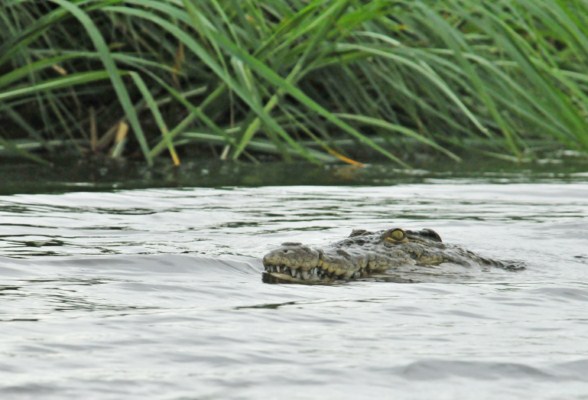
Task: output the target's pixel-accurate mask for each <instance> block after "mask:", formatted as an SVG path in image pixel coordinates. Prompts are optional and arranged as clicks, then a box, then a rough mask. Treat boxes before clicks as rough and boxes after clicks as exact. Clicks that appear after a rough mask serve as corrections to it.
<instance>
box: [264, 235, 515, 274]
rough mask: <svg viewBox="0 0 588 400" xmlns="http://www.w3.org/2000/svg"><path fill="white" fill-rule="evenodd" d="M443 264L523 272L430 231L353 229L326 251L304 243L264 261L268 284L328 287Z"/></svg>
mask: <svg viewBox="0 0 588 400" xmlns="http://www.w3.org/2000/svg"><path fill="white" fill-rule="evenodd" d="M444 262H450V263H455V264H460V265H465V266H470V265H476V264H477V265H485V266H496V267H500V268H505V269H513V270H516V269H521V268H522V267H520V266H516V265H513V264H509V263H503V262H500V261H494V260H490V259H487V258H483V257H480V256H478V255H476V254H474V253H472V252H471V251H468V250H464V249H462V248H460V247H458V246H452V245H447V244H445V243H443V242H442V241H441V237H440V236H439V235H438V234H437V233H436V232H435V231H433V230H431V229H423V230H420V231H410V230H406V231H405V230H403V229H400V228H394V229H389V230H385V231H379V232H368V231H366V230H354V231H353V232H351V235H350V236H349V237H348V238H346V239H343V240H341V241H339V242H336V243H333V244H331V245H329V246H327V247H325V248H324V249H316V248H312V247H309V246H305V245H303V244H301V243H283V244H282V246H281V247H279V248H278V249H276V250H273V251H271V252H269V253H268V254H266V255H265V256H264V257H263V265H264V267H265V271H264V273H263V281H264V282H266V283H305V284H316V283H318V284H325V283H332V282H335V281H341V280H342V281H346V280H352V279H359V278H363V277H369V276H370V275H373V274H377V273H383V272H385V271H387V270H390V269H393V268H395V267H400V266H404V265H422V266H434V265H439V264H441V263H444Z"/></svg>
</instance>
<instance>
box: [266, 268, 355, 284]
mask: <svg viewBox="0 0 588 400" xmlns="http://www.w3.org/2000/svg"><path fill="white" fill-rule="evenodd" d="M363 275H364V274H363V271H362V270H358V271H355V272H353V273H349V272H348V271H344V272H337V271H334V272H329V271H327V270H326V269H323V268H321V267H314V268H311V269H303V268H290V267H287V266H284V265H266V266H265V272H264V274H263V281H264V282H267V283H306V284H324V283H331V282H334V281H337V280H349V279H357V278H360V277H362V276H363Z"/></svg>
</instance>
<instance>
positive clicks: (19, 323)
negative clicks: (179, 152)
mask: <svg viewBox="0 0 588 400" xmlns="http://www.w3.org/2000/svg"><path fill="white" fill-rule="evenodd" d="M543 178H544V179H542V180H539V181H536V180H531V179H512V176H502V177H501V176H496V175H493V176H491V177H486V178H484V179H471V178H464V177H445V178H443V179H428V180H426V181H422V182H421V183H410V182H406V181H405V182H400V183H398V184H394V185H387V184H386V182H384V183H383V185H384V186H289V187H285V186H282V187H280V186H276V187H268V186H264V187H227V188H186V189H173V188H168V189H136V190H122V191H116V192H107V193H90V192H82V191H79V192H70V193H65V194H63V193H62V194H20V195H6V196H0V255H1V256H0V277H1V280H0V398H2V399H28V398H31V399H32V398H35V399H38V398H43V399H69V398H72V399H80V398H100V399H120V398H127V399H128V398H130V399H133V398H136V399H142V398H156V399H209V398H214V399H216V398H218V399H259V398H276V399H277V398H288V399H308V398H316V399H319V398H320V399H356V398H368V397H375V396H378V397H379V398H407V399H431V398H434V399H455V398H475V399H495V398H503V399H508V398H513V399H515V398H522V397H523V396H525V397H526V396H528V397H532V398H534V399H588V379H587V378H586V377H587V376H588V375H587V374H588V314H587V312H586V310H587V309H588V279H587V276H588V274H587V270H588V247H587V243H588V183H587V180H586V178H585V175H583V174H580V175H574V176H573V177H572V178H571V179H566V180H565V181H564V180H563V179H559V178H558V177H557V176H555V177H554V176H553V175H549V176H544V177H543ZM524 181H527V182H531V181H532V183H521V182H524ZM380 184H382V182H380ZM394 226H400V227H404V228H409V229H413V228H414V229H418V228H422V227H428V228H432V229H435V230H436V231H437V232H439V233H440V235H441V236H442V237H443V239H444V241H446V242H448V243H456V244H459V245H462V246H464V247H466V248H468V249H470V250H474V251H476V252H478V253H480V254H483V255H485V256H489V257H492V258H497V259H510V260H519V261H524V262H525V264H526V266H527V269H526V270H525V271H522V272H509V271H503V270H498V269H497V270H490V271H482V270H481V269H476V268H473V269H472V268H470V269H465V268H461V267H460V268H457V267H449V266H448V267H447V268H444V267H443V266H441V267H438V268H436V269H429V270H427V271H424V272H423V273H421V274H418V273H417V274H415V276H414V278H415V280H416V281H418V283H411V284H399V283H393V282H373V281H363V282H352V283H347V284H342V285H334V286H303V285H268V284H263V283H262V282H261V270H262V266H261V261H260V257H261V256H262V255H263V254H264V253H265V252H266V251H268V250H269V249H271V248H273V247H275V246H277V245H279V244H280V243H281V242H284V241H300V242H304V243H308V244H316V245H321V244H326V243H329V242H332V241H335V240H338V239H340V238H342V237H343V236H346V235H347V234H349V232H350V231H351V229H353V228H367V229H373V230H375V229H384V228H389V227H394Z"/></svg>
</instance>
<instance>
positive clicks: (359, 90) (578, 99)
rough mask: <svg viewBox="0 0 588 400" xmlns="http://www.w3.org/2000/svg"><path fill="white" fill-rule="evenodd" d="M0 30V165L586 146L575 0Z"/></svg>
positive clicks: (100, 8)
mask: <svg viewBox="0 0 588 400" xmlns="http://www.w3.org/2000/svg"><path fill="white" fill-rule="evenodd" d="M0 35H1V37H0V149H1V151H0V156H5V155H7V154H13V155H18V156H20V157H25V158H29V159H33V160H35V161H38V162H45V161H44V160H45V158H46V157H51V156H52V155H53V156H55V155H58V154H63V153H64V152H66V153H68V154H70V153H73V154H75V155H77V156H79V157H87V156H89V155H105V156H107V157H114V158H117V157H142V158H143V159H144V160H145V161H146V162H147V163H148V164H152V163H153V160H154V159H155V158H157V157H162V156H165V157H169V158H170V159H171V160H172V162H173V163H175V164H176V165H177V164H179V163H180V162H181V159H182V157H183V156H184V154H190V152H189V149H197V151H198V153H197V154H199V155H202V154H210V155H212V156H214V157H218V158H222V159H235V160H236V159H244V160H252V161H257V160H259V159H262V158H263V157H264V155H265V154H269V155H271V156H272V157H280V158H283V159H286V160H289V159H293V158H304V159H308V160H311V161H318V162H321V161H329V160H341V161H344V162H348V163H352V164H353V163H357V162H360V161H365V160H366V158H365V157H363V158H362V157H357V149H363V151H364V153H363V154H366V153H365V151H366V150H369V151H368V154H369V152H372V153H374V154H378V155H379V156H381V157H384V158H386V159H389V160H392V161H394V162H397V163H400V164H405V163H406V160H407V157H406V156H405V154H406V153H407V152H408V153H410V152H411V151H414V149H418V151H423V149H425V150H426V151H431V152H435V153H439V154H442V155H444V156H447V157H448V158H449V159H453V160H458V159H459V153H460V152H462V151H466V150H467V151H468V152H479V153H480V156H488V157H502V158H509V159H513V160H521V159H524V158H528V157H533V155H534V154H536V153H537V152H538V151H541V150H544V149H545V148H563V149H570V150H577V151H581V152H588V72H587V71H588V2H587V1H584V0H581V1H558V0H534V1H527V0H509V1H500V0H498V1H473V0H472V1H469V0H448V1H443V2H438V1H424V0H423V1H408V0H407V1H402V0H401V1H389V0H372V1H369V2H366V1H360V0H314V1H313V0H275V1H271V2H267V1H258V0H210V1H197V0H78V1H68V0H51V1H43V2H39V1H33V0H5V1H3V2H2V4H1V5H0ZM415 145H418V147H415Z"/></svg>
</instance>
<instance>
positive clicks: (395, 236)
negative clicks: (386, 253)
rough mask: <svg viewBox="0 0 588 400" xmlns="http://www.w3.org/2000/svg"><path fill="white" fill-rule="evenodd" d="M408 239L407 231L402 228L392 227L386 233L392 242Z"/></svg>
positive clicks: (387, 238)
mask: <svg viewBox="0 0 588 400" xmlns="http://www.w3.org/2000/svg"><path fill="white" fill-rule="evenodd" d="M405 239H406V232H404V230H402V229H400V228H396V229H392V230H391V231H388V233H387V235H386V240H388V241H390V242H402V241H403V240H405Z"/></svg>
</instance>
